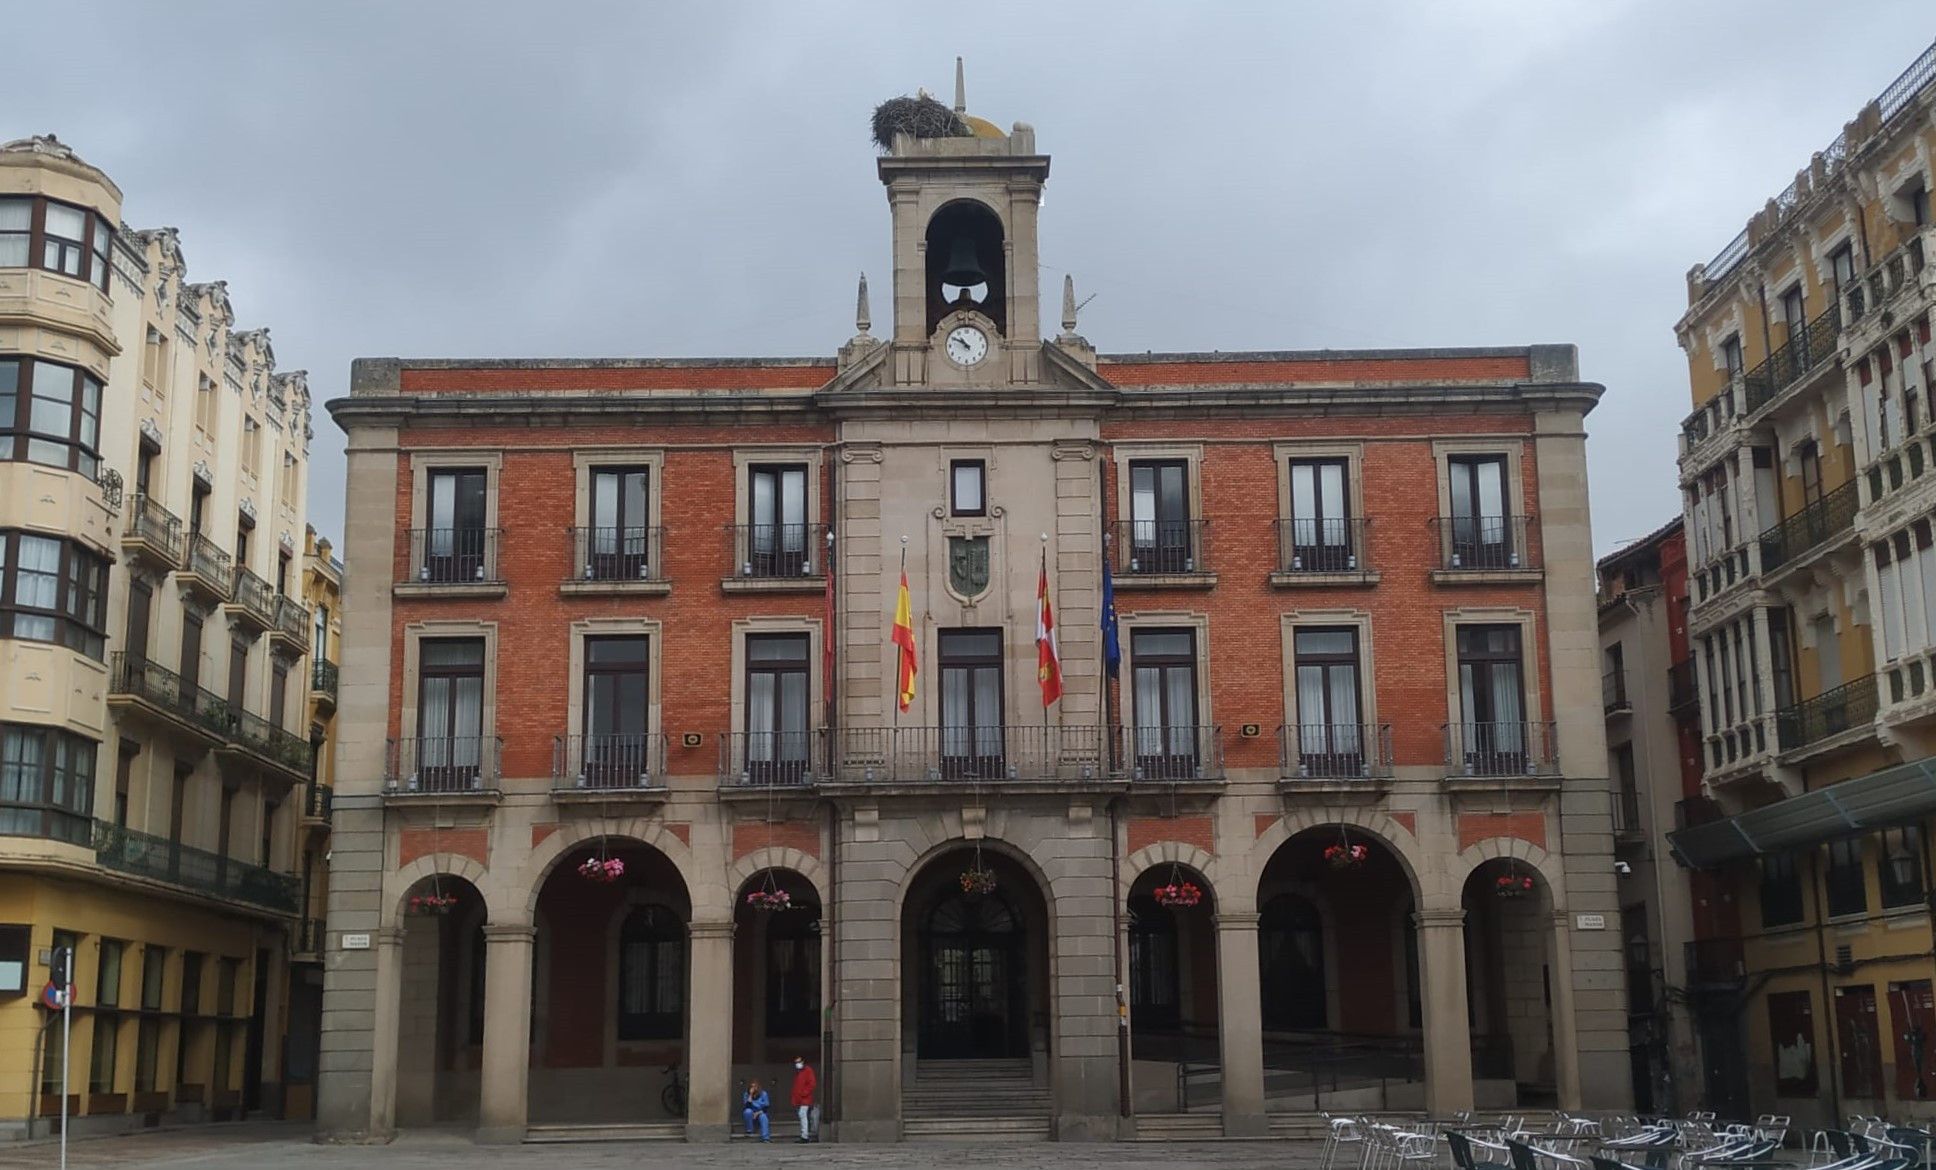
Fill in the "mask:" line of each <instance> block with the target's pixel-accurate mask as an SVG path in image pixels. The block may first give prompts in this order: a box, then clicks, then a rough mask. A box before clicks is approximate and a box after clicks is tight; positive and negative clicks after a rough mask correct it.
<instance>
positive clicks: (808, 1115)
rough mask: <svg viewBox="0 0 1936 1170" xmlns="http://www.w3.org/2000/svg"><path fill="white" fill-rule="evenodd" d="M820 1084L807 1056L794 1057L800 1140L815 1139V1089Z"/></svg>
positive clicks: (794, 1099) (794, 1104)
mask: <svg viewBox="0 0 1936 1170" xmlns="http://www.w3.org/2000/svg"><path fill="white" fill-rule="evenodd" d="M819 1086H820V1082H819V1081H818V1080H817V1079H816V1078H815V1077H814V1075H813V1070H812V1069H810V1068H808V1067H807V1058H806V1057H804V1056H796V1057H794V1058H793V1107H794V1109H796V1110H798V1111H799V1113H800V1138H799V1140H800V1141H803V1142H810V1141H812V1140H813V1130H812V1128H811V1123H812V1121H813V1091H814V1090H815V1089H816V1088H818V1087H819Z"/></svg>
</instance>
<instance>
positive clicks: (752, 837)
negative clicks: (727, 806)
mask: <svg viewBox="0 0 1936 1170" xmlns="http://www.w3.org/2000/svg"><path fill="white" fill-rule="evenodd" d="M768 848H776V849H798V850H799V851H800V852H802V853H805V854H806V855H807V856H809V857H814V858H818V857H819V856H820V826H819V825H816V824H814V823H813V822H812V821H778V822H776V823H774V824H771V825H769V824H767V823H765V822H764V821H755V822H752V823H750V824H748V823H742V824H737V825H734V826H733V860H734V861H738V860H739V859H740V858H742V857H745V856H746V855H747V854H748V853H751V852H753V851H754V850H757V849H768Z"/></svg>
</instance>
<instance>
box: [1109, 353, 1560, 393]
mask: <svg viewBox="0 0 1936 1170" xmlns="http://www.w3.org/2000/svg"><path fill="white" fill-rule="evenodd" d="M1097 368H1098V372H1099V373H1101V374H1102V376H1103V377H1105V378H1107V379H1109V380H1110V381H1111V382H1113V383H1115V384H1116V385H1118V386H1181V385H1197V386H1201V385H1211V384H1230V383H1237V382H1245V383H1248V382H1281V383H1284V384H1287V385H1295V384H1299V383H1304V384H1309V383H1321V382H1329V383H1337V382H1372V383H1380V382H1383V383H1389V382H1415V383H1416V382H1498V381H1501V380H1504V379H1511V378H1524V377H1526V376H1528V374H1530V373H1531V370H1532V366H1531V362H1530V360H1529V359H1528V358H1527V357H1526V355H1524V354H1518V355H1507V356H1503V357H1448V358H1342V359H1328V358H1301V359H1298V360H1295V361H1281V362H1258V361H1227V362H1219V361H1205V362H1138V361H1134V360H1131V361H1110V360H1108V359H1104V360H1102V361H1101V362H1098V363H1097Z"/></svg>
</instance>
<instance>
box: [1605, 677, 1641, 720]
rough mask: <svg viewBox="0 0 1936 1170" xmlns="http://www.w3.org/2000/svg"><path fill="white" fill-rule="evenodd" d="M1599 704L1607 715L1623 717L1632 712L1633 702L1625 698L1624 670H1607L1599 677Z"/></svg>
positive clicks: (1625, 682) (1625, 680) (1625, 679)
mask: <svg viewBox="0 0 1936 1170" xmlns="http://www.w3.org/2000/svg"><path fill="white" fill-rule="evenodd" d="M1600 702H1601V704H1602V705H1603V706H1604V707H1605V708H1606V713H1607V714H1609V715H1625V714H1627V713H1629V712H1631V711H1632V710H1633V700H1632V699H1630V698H1629V697H1628V696H1627V672H1626V670H1625V668H1622V669H1619V670H1609V671H1607V672H1606V673H1604V674H1602V675H1601V676H1600Z"/></svg>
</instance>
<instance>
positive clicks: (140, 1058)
mask: <svg viewBox="0 0 1936 1170" xmlns="http://www.w3.org/2000/svg"><path fill="white" fill-rule="evenodd" d="M167 964H168V951H167V948H165V947H158V946H154V945H149V946H145V947H142V948H141V1023H140V1024H139V1025H137V1028H136V1032H135V1041H134V1091H135V1092H137V1093H152V1092H154V1091H155V1071H156V1067H157V1065H158V1064H159V1062H160V1058H161V1018H160V1015H161V985H162V973H163V970H164V968H165V967H166V966H167Z"/></svg>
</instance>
